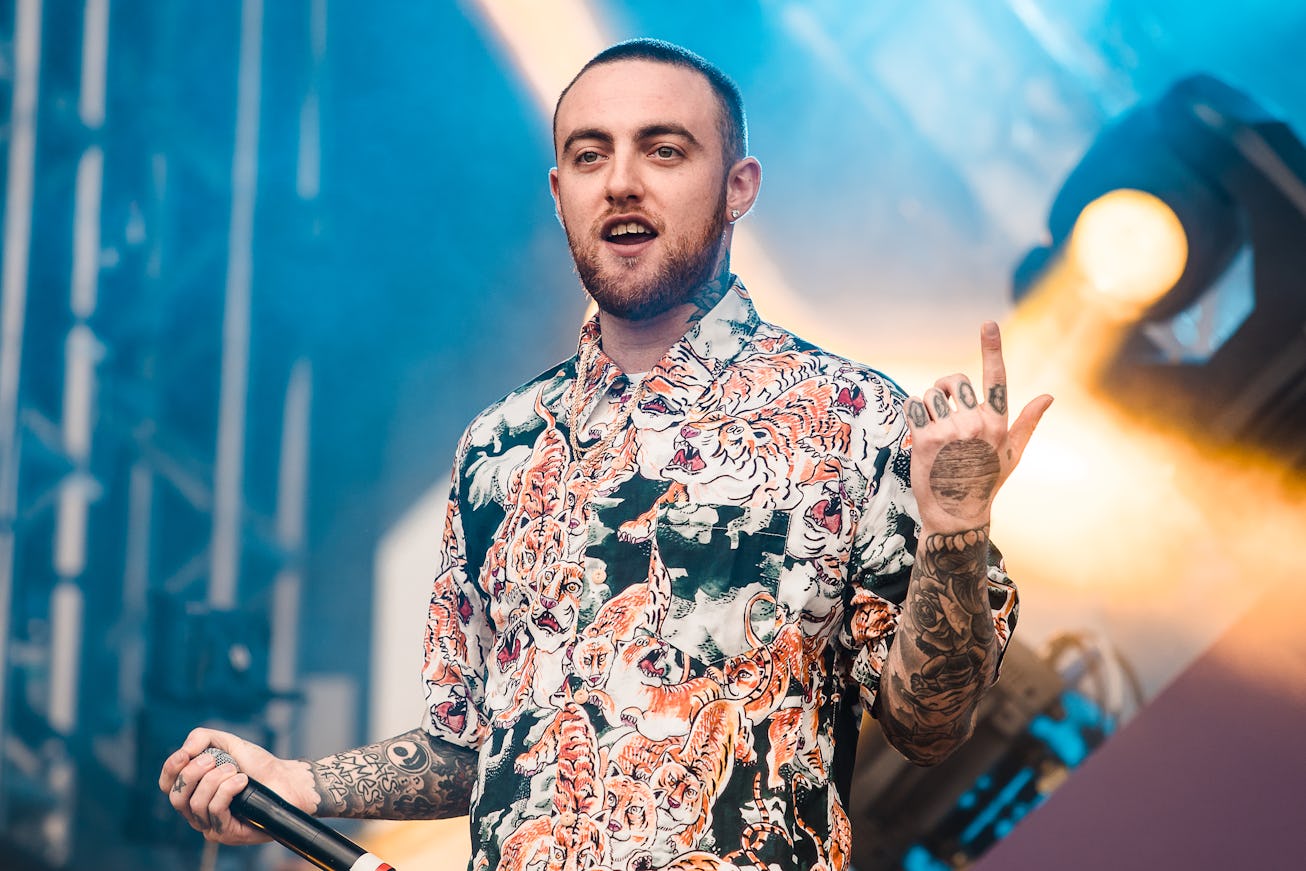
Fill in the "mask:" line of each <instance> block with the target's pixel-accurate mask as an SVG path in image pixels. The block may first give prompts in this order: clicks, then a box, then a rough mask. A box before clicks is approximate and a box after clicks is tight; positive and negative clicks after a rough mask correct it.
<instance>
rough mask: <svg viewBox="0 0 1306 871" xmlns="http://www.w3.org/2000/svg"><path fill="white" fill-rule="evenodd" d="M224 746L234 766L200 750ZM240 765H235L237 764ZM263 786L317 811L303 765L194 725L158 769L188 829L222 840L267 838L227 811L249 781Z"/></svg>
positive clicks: (251, 841)
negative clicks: (252, 779) (252, 780)
mask: <svg viewBox="0 0 1306 871" xmlns="http://www.w3.org/2000/svg"><path fill="white" fill-rule="evenodd" d="M209 747H216V748H218V749H220V750H225V751H226V752H227V754H228V755H230V756H231V758H232V759H234V760H235V764H232V763H230V762H227V763H225V764H222V765H219V764H218V763H217V760H215V759H214V757H213V756H211V755H210V754H208V753H205V752H204V750H205V749H206V748H209ZM237 766H239V768H237ZM250 776H252V777H253V778H254V779H255V780H258V781H259V782H261V783H263V784H264V785H266V786H267V787H268V788H269V789H271V790H273V791H274V792H276V793H277V794H279V795H280V796H281V797H282V798H284V799H286V800H287V801H289V802H290V803H291V804H293V805H295V806H296V807H298V808H300V809H301V810H304V811H307V812H309V813H313V812H314V811H315V810H316V809H317V804H318V799H317V793H316V792H314V790H313V775H312V774H311V773H310V772H309V767H308V763H306V762H296V761H292V760H288V759H279V758H277V757H276V756H273V755H272V754H271V753H269V752H268V751H266V750H264V749H263V748H262V747H259V746H257V745H255V744H251V743H249V742H248V741H245V740H242V739H241V738H239V737H237V736H235V735H232V734H231V733H229V732H219V731H217V730H215V729H195V730H194V731H192V732H191V733H190V735H189V736H187V738H186V741H185V743H183V744H182V745H181V749H179V750H178V751H177V752H176V753H173V754H172V755H171V756H169V757H168V758H167V759H166V760H165V761H164V763H163V769H162V770H161V771H160V772H159V789H161V790H163V791H164V792H165V793H167V795H168V801H169V802H170V803H171V804H172V806H173V808H175V809H176V811H177V812H178V813H179V814H181V815H182V816H183V817H184V818H185V819H186V822H188V823H190V826H191V828H193V829H195V830H196V831H197V832H200V833H202V834H203V835H204V837H205V838H207V839H208V840H211V841H218V842H220V843H223V844H257V843H261V842H264V841H267V840H269V839H268V836H267V835H265V834H263V833H262V832H260V831H259V830H258V829H255V828H253V827H252V826H248V825H246V824H245V823H243V822H241V821H240V820H239V819H237V818H236V817H233V816H232V815H231V800H232V799H233V798H235V797H236V796H237V795H238V794H239V793H240V791H241V790H242V789H244V788H245V786H246V785H247V784H248V783H249V777H250Z"/></svg>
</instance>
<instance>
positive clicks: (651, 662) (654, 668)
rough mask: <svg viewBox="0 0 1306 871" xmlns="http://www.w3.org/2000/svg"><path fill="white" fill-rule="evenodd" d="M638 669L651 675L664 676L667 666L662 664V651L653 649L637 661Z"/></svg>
mask: <svg viewBox="0 0 1306 871" xmlns="http://www.w3.org/2000/svg"><path fill="white" fill-rule="evenodd" d="M639 670H640V671H642V672H644V674H647V675H649V676H651V677H657V678H664V677H666V676H667V667H666V666H665V665H663V664H662V651H660V650H655V651H653V652H652V653H650V654H649V655H648V656H646V657H644V658H643V659H641V660H640V661H639Z"/></svg>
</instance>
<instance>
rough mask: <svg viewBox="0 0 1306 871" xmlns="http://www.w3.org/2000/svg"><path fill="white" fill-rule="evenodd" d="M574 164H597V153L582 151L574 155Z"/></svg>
mask: <svg viewBox="0 0 1306 871" xmlns="http://www.w3.org/2000/svg"><path fill="white" fill-rule="evenodd" d="M576 162H577V163H578V164H581V165H582V166H585V165H588V164H593V163H598V162H599V153H598V152H597V151H582V152H581V153H580V154H577V155H576Z"/></svg>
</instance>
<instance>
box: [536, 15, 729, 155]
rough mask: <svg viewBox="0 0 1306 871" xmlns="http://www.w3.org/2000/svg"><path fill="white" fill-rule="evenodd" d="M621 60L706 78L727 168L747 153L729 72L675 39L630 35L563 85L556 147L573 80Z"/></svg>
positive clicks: (555, 118) (555, 127)
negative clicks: (650, 63) (714, 100)
mask: <svg viewBox="0 0 1306 871" xmlns="http://www.w3.org/2000/svg"><path fill="white" fill-rule="evenodd" d="M623 60H647V61H653V62H654V63H664V64H669V65H671V66H675V67H684V68H685V69H689V70H693V71H694V72H696V73H698V74H699V75H701V76H702V77H703V78H705V79H707V83H708V85H709V86H710V87H711V88H712V92H713V93H715V94H716V97H717V101H718V102H719V103H720V104H721V105H720V108H721V118H720V124H719V125H718V126H719V127H720V130H721V142H722V151H723V152H724V154H723V156H724V158H725V164H726V168H727V169H729V168H730V167H731V166H733V165H734V164H735V163H736V162H737V161H739V160H743V159H744V157H745V156H746V155H747V154H748V123H747V121H746V120H745V118H744V98H743V95H742V94H740V93H739V86H738V85H736V84H735V83H734V82H733V81H732V80H731V79H730V77H729V76H727V75H726V74H725V73H723V72H721V70H720V68H719V67H717V66H716V65H715V64H713V63H711V62H710V61H708V60H707V59H705V58H703V57H700V56H699V55H696V54H694V53H693V52H692V51H690V50H689V49H687V48H682V47H681V46H678V45H676V44H675V43H672V42H667V41H665V40H661V39H630V40H627V41H626V42H619V43H617V44H616V45H614V46H610V47H609V48H605V49H604V50H603V51H601V52H599V53H598V54H596V55H594V57H592V58H590V61H589V63H587V64H585V66H583V67H581V68H580V72H578V73H576V75H575V77H573V78H572V80H571V81H570V82H568V83H567V87H565V88H563V89H562V93H561V94H559V95H558V102H557V103H555V104H554V106H553V141H554V143H555V147H556V143H557V141H558V109H559V108H560V107H561V106H562V100H563V98H564V97H566V96H567V92H568V91H570V90H571V86H572V85H574V84H576V82H577V80H578V79H580V77H581V76H583V75H585V73H586V72H588V71H589V70H590V69H592V68H594V67H597V66H601V65H603V64H610V63H616V62H617V61H623Z"/></svg>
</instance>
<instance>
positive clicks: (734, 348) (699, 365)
mask: <svg viewBox="0 0 1306 871" xmlns="http://www.w3.org/2000/svg"><path fill="white" fill-rule="evenodd" d="M760 324H761V319H760V318H759V317H758V316H757V310H756V309H754V308H753V301H752V299H750V298H749V296H748V291H747V290H746V289H745V288H744V285H743V282H741V281H740V280H739V278H738V277H737V276H735V275H731V276H730V289H729V290H727V291H726V293H725V295H724V296H722V298H721V299H720V301H719V302H717V304H716V305H715V306H713V307H712V309H711V310H710V311H708V312H707V313H706V314H704V315H703V316H702V317H701V318H699V320H698V321H696V322H695V323H694V325H693V326H691V327H690V328H689V330H688V331H687V332H686V333H685V335H684V336H683V337H682V338H681V339H680V340H679V341H678V342H676V343H675V344H674V345H672V346H671V348H670V349H669V350H668V351H667V353H666V355H665V356H663V358H662V359H661V360H659V361H658V362H657V363H656V364H654V366H653V368H652V369H650V370H649V372H648V375H647V377H646V381H647V382H650V383H652V382H662V383H670V384H674V385H677V390H676V392H677V394H678V395H677V396H676V397H675V398H676V399H677V400H678V401H677V402H676V404H677V405H680V404H682V403H685V404H688V403H692V402H693V401H695V400H696V399H698V398H699V397H700V396H702V394H703V392H704V391H705V390H706V389H707V387H708V384H710V383H711V381H712V380H714V379H715V378H716V376H718V375H720V374H721V372H722V371H724V370H725V368H726V367H727V366H729V365H730V363H731V362H732V361H733V360H734V359H735V358H736V357H738V356H739V355H740V354H741V353H742V352H743V350H744V348H745V347H747V345H748V342H749V340H750V339H752V337H753V334H754V333H756V332H757V328H758V326H759V325H760ZM601 340H602V334H601V330H600V328H599V316H598V314H597V313H596V314H595V315H594V316H593V317H591V318H590V319H589V320H588V321H586V322H585V324H584V325H583V326H582V327H581V330H580V341H579V343H578V345H577V349H576V357H575V367H576V384H575V387H574V390H576V391H579V392H580V397H581V399H580V401H579V402H578V403H577V404H576V405H573V406H572V407H573V408H574V409H576V411H577V412H579V414H578V419H580V420H588V419H589V415H590V414H592V413H593V411H594V406H595V404H596V403H597V402H598V399H599V397H600V396H602V395H603V393H604V392H609V391H610V392H612V393H613V395H620V394H621V393H622V392H623V391H624V390H625V389H626V388H627V387H628V386H629V383H630V382H629V379H628V378H627V376H626V373H624V372H622V371H621V367H620V366H618V365H617V363H616V361H614V360H613V359H612V358H611V357H609V356H608V355H607V354H606V353H604V351H603V346H602V341H601ZM695 371H697V372H701V373H703V374H705V375H707V376H708V377H707V378H694V377H692V375H691V376H690V377H688V378H687V377H685V373H686V372H690V373H692V372H695ZM581 379H584V383H582V382H581ZM573 395H575V394H573Z"/></svg>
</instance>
